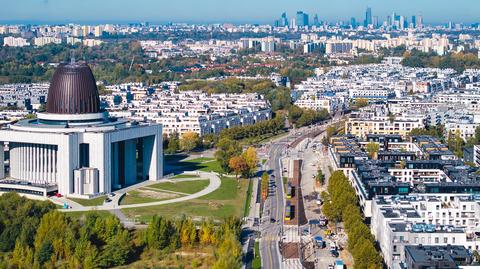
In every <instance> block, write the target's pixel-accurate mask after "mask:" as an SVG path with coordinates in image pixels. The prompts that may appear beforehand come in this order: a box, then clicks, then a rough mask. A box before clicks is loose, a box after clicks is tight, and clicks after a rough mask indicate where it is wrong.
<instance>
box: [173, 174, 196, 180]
mask: <svg viewBox="0 0 480 269" xmlns="http://www.w3.org/2000/svg"><path fill="white" fill-rule="evenodd" d="M198 177H200V176H198V175H193V174H192V175H188V174H179V175H176V176H173V177H171V179H182V178H198Z"/></svg>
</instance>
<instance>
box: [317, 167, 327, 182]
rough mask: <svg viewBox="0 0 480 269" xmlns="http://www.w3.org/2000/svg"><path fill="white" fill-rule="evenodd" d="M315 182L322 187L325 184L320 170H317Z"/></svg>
mask: <svg viewBox="0 0 480 269" xmlns="http://www.w3.org/2000/svg"><path fill="white" fill-rule="evenodd" d="M315 180H316V181H317V182H318V184H320V185H323V184H325V175H324V174H323V172H322V169H318V170H317V176H316V177H315Z"/></svg>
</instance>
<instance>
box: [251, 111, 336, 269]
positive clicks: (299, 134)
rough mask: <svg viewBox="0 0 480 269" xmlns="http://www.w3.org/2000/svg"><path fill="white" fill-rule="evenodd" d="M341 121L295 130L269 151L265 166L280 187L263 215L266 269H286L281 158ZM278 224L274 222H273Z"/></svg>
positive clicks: (261, 249)
mask: <svg viewBox="0 0 480 269" xmlns="http://www.w3.org/2000/svg"><path fill="white" fill-rule="evenodd" d="M339 120H340V115H337V116H335V117H334V118H333V119H331V120H329V121H328V122H327V123H326V124H324V125H317V126H315V127H313V128H309V127H303V128H300V129H297V130H293V131H292V132H291V134H289V135H288V136H287V137H284V138H281V139H279V140H277V141H272V142H271V143H270V148H269V154H268V156H269V159H268V160H267V162H266V163H265V169H266V170H267V171H269V173H270V175H271V176H273V178H274V180H275V186H276V188H275V189H274V191H273V192H272V193H270V194H269V197H268V198H267V200H266V201H265V203H264V207H263V215H262V220H261V226H260V231H261V235H262V238H261V239H260V256H261V258H262V268H263V269H281V268H283V262H282V257H281V255H280V250H279V241H280V237H281V233H282V229H283V210H284V209H283V207H284V193H283V180H282V167H281V165H280V158H282V156H284V155H286V153H287V152H288V144H289V143H291V142H293V140H292V139H294V140H299V141H301V140H303V139H306V138H308V137H309V133H313V132H316V131H319V130H322V131H324V130H325V127H326V126H327V125H328V124H331V123H333V122H337V121H339ZM272 218H273V219H274V220H275V222H271V221H270V219H272Z"/></svg>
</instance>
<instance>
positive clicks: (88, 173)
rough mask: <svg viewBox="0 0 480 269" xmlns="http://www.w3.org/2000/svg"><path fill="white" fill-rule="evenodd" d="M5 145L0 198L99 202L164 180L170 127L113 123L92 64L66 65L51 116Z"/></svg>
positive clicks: (9, 135) (1, 133)
mask: <svg viewBox="0 0 480 269" xmlns="http://www.w3.org/2000/svg"><path fill="white" fill-rule="evenodd" d="M0 141H2V142H1V143H2V144H3V147H0V151H5V150H6V151H8V152H3V153H4V154H2V152H0V166H1V167H0V179H1V180H0V192H5V191H16V192H20V193H25V194H33V195H41V196H46V195H51V194H54V193H57V192H58V193H60V194H62V195H66V196H72V197H75V196H77V197H92V196H95V195H98V194H101V193H109V192H112V191H114V190H117V189H121V188H124V187H127V186H130V185H133V184H136V183H138V182H141V181H145V180H153V181H156V180H159V179H160V178H161V177H162V172H163V167H162V163H163V152H162V126H161V125H159V124H152V123H139V122H130V121H127V120H123V119H116V118H112V117H109V115H108V113H107V112H106V111H104V110H102V109H101V106H100V98H99V95H98V89H97V85H96V82H95V78H94V76H93V74H92V71H91V69H90V67H89V66H88V65H87V64H84V63H78V62H77V63H75V62H71V63H68V64H61V65H59V67H58V68H57V69H56V71H55V73H54V75H53V78H52V81H51V83H50V88H49V91H48V97H47V104H46V110H45V111H44V112H41V113H38V114H37V119H26V120H22V121H19V122H17V123H15V124H11V125H9V126H7V127H6V128H4V129H1V130H0Z"/></svg>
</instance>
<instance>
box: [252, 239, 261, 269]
mask: <svg viewBox="0 0 480 269" xmlns="http://www.w3.org/2000/svg"><path fill="white" fill-rule="evenodd" d="M254 249H255V256H254V258H253V261H252V269H262V260H261V259H260V243H259V242H258V241H255V247H254Z"/></svg>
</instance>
